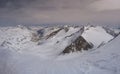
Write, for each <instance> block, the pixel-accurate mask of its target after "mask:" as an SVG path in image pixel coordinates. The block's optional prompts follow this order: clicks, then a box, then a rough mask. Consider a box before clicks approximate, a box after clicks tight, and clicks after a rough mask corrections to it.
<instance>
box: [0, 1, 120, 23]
mask: <svg viewBox="0 0 120 74" xmlns="http://www.w3.org/2000/svg"><path fill="white" fill-rule="evenodd" d="M109 1H112V0H0V24H1V21H2V22H4V23H6V22H7V23H13V22H15V23H18V24H19V23H20V24H21V23H31V24H33V23H34V24H40V23H54V22H55V23H57V22H58V23H64V22H65V23H76V22H77V23H83V22H86V23H88V22H119V21H118V19H120V11H119V10H117V9H119V7H120V6H117V4H115V3H117V2H118V3H119V2H120V1H118V0H113V1H115V2H114V3H113V2H109ZM116 1H117V2H116ZM111 3H112V4H111ZM110 5H112V6H110ZM115 5H116V6H115ZM115 9H116V10H115ZM104 10H112V11H110V12H108V11H104ZM101 11H102V12H101ZM10 21H11V22H10Z"/></svg>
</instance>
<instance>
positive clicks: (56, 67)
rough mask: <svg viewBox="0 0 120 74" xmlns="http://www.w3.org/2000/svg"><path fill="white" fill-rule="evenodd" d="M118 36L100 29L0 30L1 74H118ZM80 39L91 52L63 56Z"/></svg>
mask: <svg viewBox="0 0 120 74" xmlns="http://www.w3.org/2000/svg"><path fill="white" fill-rule="evenodd" d="M108 31H109V32H108ZM116 31H117V32H116ZM119 33H120V30H118V29H114V30H112V29H110V30H108V29H105V28H103V27H101V26H86V27H73V26H64V27H49V28H43V27H30V28H27V27H23V26H18V27H0V74H101V73H102V74H120V62H119V61H120V35H119ZM114 35H115V36H114ZM79 36H82V37H83V38H84V39H85V40H86V42H84V43H88V44H91V45H92V46H93V48H91V49H88V50H84V48H83V47H82V48H81V50H79V51H78V50H77V49H75V48H72V47H71V49H74V51H73V52H70V53H64V54H62V51H64V49H65V48H66V47H68V46H69V45H71V44H73V42H74V41H75V40H76V39H77V38H79Z"/></svg>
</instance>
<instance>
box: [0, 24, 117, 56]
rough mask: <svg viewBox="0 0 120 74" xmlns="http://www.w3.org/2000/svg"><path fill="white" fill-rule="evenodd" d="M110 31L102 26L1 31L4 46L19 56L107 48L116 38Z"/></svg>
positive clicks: (4, 29) (23, 28)
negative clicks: (21, 54) (21, 53)
mask: <svg viewBox="0 0 120 74" xmlns="http://www.w3.org/2000/svg"><path fill="white" fill-rule="evenodd" d="M107 30H108V29H107ZM107 30H106V29H105V28H103V27H101V26H77V27H76V26H62V27H38V28H37V27H36V28H35V27H34V28H32V27H29V28H27V27H24V26H18V27H5V28H2V27H1V28H0V34H1V35H0V39H1V40H0V45H1V46H2V47H5V48H9V49H14V50H15V51H18V52H25V53H26V52H27V53H32V54H39V55H41V54H42V55H59V54H61V53H68V52H75V51H81V50H86V49H87V50H88V49H93V48H94V49H95V48H98V47H100V46H102V45H104V44H106V43H107V42H109V41H110V40H112V39H113V38H115V37H114V36H113V35H112V34H113V33H114V34H116V33H115V32H114V31H113V30H112V31H113V32H112V34H110V33H109V32H107ZM51 52H52V53H51Z"/></svg>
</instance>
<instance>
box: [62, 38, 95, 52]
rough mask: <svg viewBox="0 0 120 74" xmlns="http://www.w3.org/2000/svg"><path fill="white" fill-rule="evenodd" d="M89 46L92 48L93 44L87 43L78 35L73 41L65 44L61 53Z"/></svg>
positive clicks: (84, 48) (85, 48)
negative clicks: (67, 44)
mask: <svg viewBox="0 0 120 74" xmlns="http://www.w3.org/2000/svg"><path fill="white" fill-rule="evenodd" d="M91 48H93V44H92V43H88V42H87V41H86V40H85V39H84V38H83V37H82V36H79V37H78V38H77V39H76V40H75V41H74V42H72V43H71V44H70V45H69V46H67V47H66V48H65V49H64V51H63V52H62V53H63V54H65V53H70V52H75V51H81V50H88V49H91Z"/></svg>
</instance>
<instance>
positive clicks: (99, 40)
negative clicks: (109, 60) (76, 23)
mask: <svg viewBox="0 0 120 74" xmlns="http://www.w3.org/2000/svg"><path fill="white" fill-rule="evenodd" d="M82 36H83V37H84V38H85V39H86V40H87V41H88V42H91V43H93V45H94V48H97V47H99V46H100V45H102V44H105V43H107V42H108V41H110V40H111V39H113V38H114V37H113V36H112V35H110V34H109V33H107V32H106V30H105V29H104V28H103V27H100V26H97V27H91V26H87V27H85V31H84V32H83V34H82Z"/></svg>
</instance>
